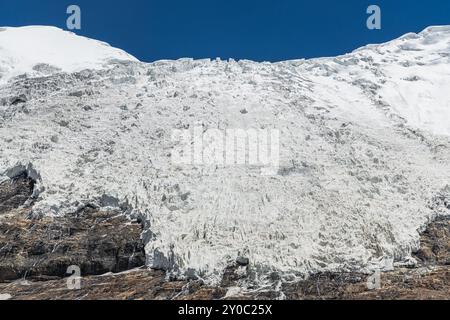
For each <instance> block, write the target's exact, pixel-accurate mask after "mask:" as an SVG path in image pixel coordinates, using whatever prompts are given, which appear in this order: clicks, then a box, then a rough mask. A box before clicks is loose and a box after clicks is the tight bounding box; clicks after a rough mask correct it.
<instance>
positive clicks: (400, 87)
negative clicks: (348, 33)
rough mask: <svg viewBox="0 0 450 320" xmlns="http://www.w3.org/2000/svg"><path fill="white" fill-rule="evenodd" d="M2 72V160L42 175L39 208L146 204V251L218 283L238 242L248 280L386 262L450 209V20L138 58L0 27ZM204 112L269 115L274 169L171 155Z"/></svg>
mask: <svg viewBox="0 0 450 320" xmlns="http://www.w3.org/2000/svg"><path fill="white" fill-rule="evenodd" d="M34 33H39V34H40V39H41V40H40V41H37V40H35V39H33V38H34V37H35V36H34V35H33V34H34ZM16 35H17V36H16ZM61 44H64V45H61ZM34 47H39V48H38V49H36V52H39V54H36V55H35V54H34V51H33V50H34V49H33V50H32V48H34ZM81 47H82V48H83V49H81V50H80V49H77V48H81ZM12 48H14V49H12ZM66 48H73V49H72V50H68V49H66ZM87 48H90V49H89V50H88V49H87ZM67 50H68V51H67ZM73 50H76V52H75V53H74V52H73ZM43 64H45V65H46V66H47V67H45V68H44V67H43V66H44V65H43ZM36 66H37V67H36ZM48 66H53V67H56V68H52V67H48ZM41 68H42V69H43V70H47V71H48V70H51V72H46V73H45V74H42V73H39V72H33V71H30V70H36V69H37V70H40V69H41ZM0 70H2V73H3V79H4V80H5V81H4V83H3V85H1V86H0V174H1V173H3V177H4V178H5V177H7V176H10V177H11V176H14V174H16V173H17V172H20V170H28V172H29V173H31V174H33V176H34V177H36V178H37V179H38V184H37V186H36V192H35V193H36V196H37V201H36V204H35V205H34V212H35V214H56V215H58V214H75V213H76V212H77V210H80V209H81V208H83V207H84V206H86V205H87V204H93V205H97V206H100V207H108V208H111V207H114V208H116V209H119V210H121V211H123V212H126V213H127V214H131V215H135V216H140V217H142V218H143V219H144V220H145V221H146V222H147V232H146V233H145V234H144V235H143V236H144V238H145V240H146V241H147V247H146V251H147V255H148V257H147V259H148V264H149V266H153V267H159V268H165V269H171V270H174V271H176V272H179V273H180V274H184V273H186V272H187V273H188V274H191V273H193V272H195V273H197V274H199V275H201V276H202V277H204V278H205V279H207V280H209V281H213V282H214V281H219V280H220V277H221V273H222V272H223V270H224V268H225V267H226V266H227V265H228V264H229V263H230V262H232V261H234V260H235V259H236V258H237V257H246V258H248V259H249V261H250V266H251V267H250V268H249V269H248V270H247V271H246V272H248V273H249V275H250V276H251V277H253V278H255V279H257V280H258V281H265V279H266V278H267V277H268V276H269V275H270V276H271V277H272V278H274V277H273V272H278V273H279V274H280V275H281V277H282V279H284V280H286V281H288V280H289V279H292V278H293V277H295V276H297V275H305V274H308V273H312V272H317V271H324V270H363V271H364V270H371V269H374V268H379V267H387V268H389V267H391V264H392V263H391V262H392V261H394V262H395V263H406V262H408V263H411V258H410V257H411V252H412V251H414V250H415V249H416V248H418V240H419V233H418V231H419V230H420V229H421V228H423V227H424V226H425V225H426V223H427V222H429V221H430V220H431V219H432V218H433V217H435V216H436V215H438V214H448V213H449V208H448V207H449V205H448V203H450V187H449V184H450V183H449V181H450V179H449V178H450V161H449V160H450V121H449V120H448V119H449V116H450V93H449V91H448V90H447V89H448V85H449V84H450V27H444V26H443V27H430V28H428V29H426V30H424V31H423V32H421V33H419V34H407V35H405V36H403V37H401V38H399V39H396V40H394V41H391V42H389V43H386V44H382V45H371V46H367V47H364V48H361V49H359V50H356V51H355V52H353V53H350V54H347V55H343V56H339V57H335V58H321V59H312V60H295V61H285V62H279V63H256V62H252V61H234V60H230V61H221V60H213V61H211V60H191V59H181V60H177V61H159V62H155V63H142V62H138V61H136V60H135V59H134V58H132V57H131V56H129V55H127V54H125V53H124V52H122V51H120V50H117V49H113V48H110V47H108V46H106V45H104V44H102V43H99V42H97V41H93V40H87V39H84V38H79V37H77V36H75V35H73V34H70V33H67V32H64V31H61V30H58V29H55V28H47V27H27V28H19V29H14V28H7V29H4V30H3V31H2V32H0ZM22 73H26V75H21V74H22ZM198 127H200V128H202V129H203V132H207V131H208V129H219V130H223V131H224V130H226V129H244V130H245V129H249V128H254V129H264V130H267V129H274V130H275V129H276V130H279V132H280V136H279V140H280V141H279V153H280V167H279V169H278V171H276V174H274V175H261V172H260V170H259V168H254V167H251V166H205V165H202V164H201V163H195V164H194V165H186V166H181V165H176V164H174V162H173V161H172V160H173V157H174V154H175V152H176V150H177V147H178V145H177V143H178V142H177V141H176V140H173V137H172V135H173V133H174V130H176V129H179V130H187V129H192V128H198ZM0 179H1V178H0Z"/></svg>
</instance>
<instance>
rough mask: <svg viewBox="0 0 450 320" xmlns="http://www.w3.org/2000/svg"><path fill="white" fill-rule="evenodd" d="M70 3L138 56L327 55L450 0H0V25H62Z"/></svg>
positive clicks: (90, 28) (397, 28)
mask: <svg viewBox="0 0 450 320" xmlns="http://www.w3.org/2000/svg"><path fill="white" fill-rule="evenodd" d="M70 4H77V5H79V6H80V7H81V10H82V29H81V30H79V31H76V33H78V34H81V35H85V36H88V37H91V38H95V39H99V40H103V41H106V42H109V43H110V44H111V45H113V46H116V47H119V48H122V49H124V50H126V51H127V52H129V53H131V54H133V55H134V56H136V57H137V58H139V59H140V60H142V61H154V60H159V59H176V58H181V57H194V58H206V57H209V58H216V57H221V58H223V59H227V58H235V59H252V60H257V61H279V60H286V59H295V58H309V57H319V56H332V55H338V54H343V53H346V52H349V51H351V50H353V49H355V48H357V47H360V46H362V45H364V44H368V43H378V42H384V41H387V40H391V39H393V38H396V37H398V36H400V35H402V34H404V33H406V32H411V31H412V32H418V31H420V30H422V29H424V28H425V27H427V26H429V25H442V24H449V25H450V1H449V0H428V1H417V0H409V1H406V0H378V1H375V0H369V1H366V0H311V1H306V0H176V1H175V0H159V1H156V0H126V1H111V0H109V1H108V0H78V1H76V0H73V1H66V0H0V26H22V25H32V24H33V25H36V24H39V25H53V26H57V27H61V28H66V19H67V15H66V8H67V6H68V5H70ZM370 4H377V5H379V6H380V7H381V9H382V30H379V31H378V30H372V31H371V30H368V29H367V28H366V19H367V17H368V15H367V14H366V9H367V7H368V6H369V5H370Z"/></svg>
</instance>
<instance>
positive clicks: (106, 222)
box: [0, 175, 145, 281]
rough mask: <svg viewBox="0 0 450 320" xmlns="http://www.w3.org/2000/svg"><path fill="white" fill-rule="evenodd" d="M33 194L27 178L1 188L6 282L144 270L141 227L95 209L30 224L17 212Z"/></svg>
mask: <svg viewBox="0 0 450 320" xmlns="http://www.w3.org/2000/svg"><path fill="white" fill-rule="evenodd" d="M32 189H33V181H32V180H31V179H30V178H28V177H26V176H24V175H22V176H20V177H17V178H15V179H13V180H11V181H7V182H5V183H3V184H1V185H0V204H1V206H0V210H1V211H0V213H3V214H4V216H0V281H8V280H16V279H19V278H27V279H30V278H31V279H41V280H42V279H49V278H54V277H64V276H65V275H66V271H67V268H68V267H69V266H71V265H76V266H79V267H80V268H81V273H82V274H83V275H98V274H103V273H106V272H120V271H124V270H129V269H132V268H136V267H139V266H142V265H144V263H145V253H144V245H143V243H142V241H141V238H140V235H141V232H142V227H141V225H140V224H139V223H137V222H135V221H130V220H128V219H127V218H126V217H125V216H123V215H121V214H117V213H113V212H101V211H98V210H96V209H93V208H86V209H84V210H82V211H81V212H78V213H77V214H74V215H73V216H64V217H45V218H39V219H30V218H29V215H28V210H27V209H26V208H22V209H21V210H15V211H11V210H13V209H17V208H18V207H20V206H21V205H23V204H24V203H25V202H26V201H27V200H28V198H29V196H30V195H31V193H32ZM8 212H9V214H6V213H8Z"/></svg>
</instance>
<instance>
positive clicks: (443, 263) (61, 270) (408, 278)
mask: <svg viewBox="0 0 450 320" xmlns="http://www.w3.org/2000/svg"><path fill="white" fill-rule="evenodd" d="M33 185H34V182H33V181H32V180H31V179H30V178H28V177H27V176H26V175H25V174H22V175H19V176H17V177H14V178H13V179H11V180H10V181H6V182H3V183H1V184H0V299H24V300H27V299H232V298H235V299H278V298H286V299H449V298H450V217H449V218H444V217H442V218H439V219H437V220H436V221H434V222H433V223H431V224H430V225H429V226H428V228H427V229H426V230H425V231H424V232H423V233H422V239H421V248H420V250H419V251H418V252H417V253H415V257H416V259H417V260H418V262H419V263H418V264H417V266H415V267H411V268H398V269H395V270H394V271H390V272H385V273H382V274H381V275H380V281H379V286H378V287H376V288H372V289H369V287H370V286H368V285H367V283H368V280H369V279H368V278H369V276H368V275H365V274H357V273H323V274H316V275H313V276H311V277H310V278H309V279H308V280H304V281H299V282H296V283H290V284H284V285H282V287H281V290H278V291H273V290H265V291H264V290H262V291H261V290H260V291H256V292H252V293H246V294H242V293H241V294H238V293H236V292H235V293H233V290H230V288H233V287H236V286H237V281H239V280H240V277H241V276H238V275H237V274H236V273H235V272H234V269H235V268H249V266H242V264H239V263H237V264H236V266H234V267H233V266H231V267H230V269H229V270H226V272H225V273H224V280H223V282H222V285H221V286H218V287H208V286H206V285H205V284H203V282H202V281H198V280H197V281H173V280H172V281H171V280H168V279H167V277H166V274H165V273H164V272H162V271H158V270H149V269H147V268H145V267H143V265H144V263H145V253H144V244H143V242H142V239H141V232H142V226H141V224H140V223H139V222H138V221H131V220H129V219H128V218H127V217H125V216H124V215H121V214H119V213H114V212H103V211H100V210H98V209H96V208H94V207H87V208H85V209H84V210H81V211H80V212H77V213H74V214H73V215H71V216H65V217H38V218H36V217H33V216H32V215H30V207H29V206H31V205H32V202H33V201H32V197H31V195H32V191H33ZM72 265H76V266H79V268H80V269H81V270H80V271H81V274H82V275H83V277H82V278H81V279H80V286H79V288H75V289H74V288H73V287H71V286H68V281H70V279H69V278H67V277H68V276H69V275H68V274H67V272H68V268H69V267H70V266H72ZM238 265H239V266H238ZM244 274H245V273H244ZM281 292H282V294H281Z"/></svg>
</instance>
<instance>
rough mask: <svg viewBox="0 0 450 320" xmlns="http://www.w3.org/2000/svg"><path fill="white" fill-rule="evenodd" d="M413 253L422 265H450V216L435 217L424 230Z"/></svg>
mask: <svg viewBox="0 0 450 320" xmlns="http://www.w3.org/2000/svg"><path fill="white" fill-rule="evenodd" d="M420 243H421V246H420V250H419V251H418V252H417V253H416V254H415V256H416V257H417V258H418V259H419V261H420V262H421V264H422V265H425V266H429V265H447V266H449V265H450V218H449V217H447V218H445V217H440V218H437V219H436V221H434V222H433V223H432V224H430V225H429V226H428V228H427V229H426V230H425V231H424V233H423V235H422V238H421V242H420Z"/></svg>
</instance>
